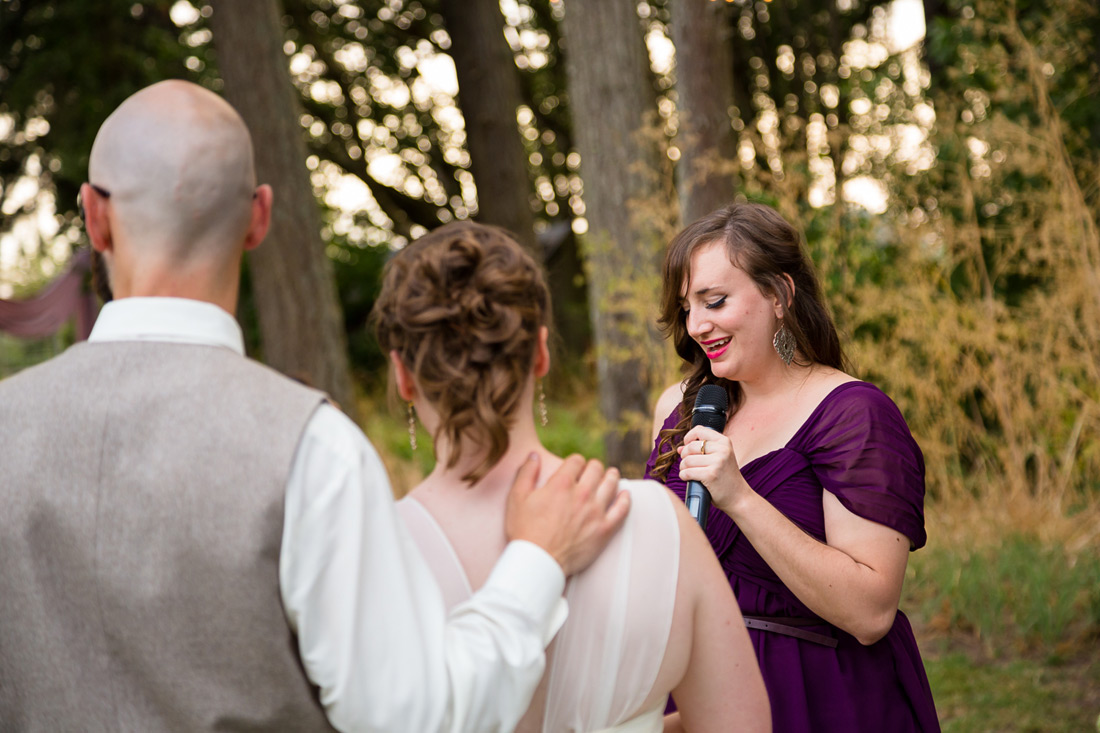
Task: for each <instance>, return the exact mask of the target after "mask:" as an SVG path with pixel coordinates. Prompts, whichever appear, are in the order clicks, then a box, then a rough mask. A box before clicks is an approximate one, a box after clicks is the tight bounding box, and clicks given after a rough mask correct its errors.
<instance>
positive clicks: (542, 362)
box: [535, 326, 550, 379]
mask: <svg viewBox="0 0 1100 733" xmlns="http://www.w3.org/2000/svg"><path fill="white" fill-rule="evenodd" d="M549 341H550V329H549V328H547V327H546V326H539V339H538V343H537V344H536V345H535V377H536V378H538V379H542V378H543V377H545V376H546V375H547V374H549V373H550V346H549Z"/></svg>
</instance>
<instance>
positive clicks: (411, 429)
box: [408, 402, 416, 450]
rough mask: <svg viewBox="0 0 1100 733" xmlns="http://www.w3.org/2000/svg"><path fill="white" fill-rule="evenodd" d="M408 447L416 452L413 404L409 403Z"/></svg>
mask: <svg viewBox="0 0 1100 733" xmlns="http://www.w3.org/2000/svg"><path fill="white" fill-rule="evenodd" d="M408 414H409V447H410V448H412V449H413V450H416V411H415V410H413V403H411V402H410V403H409V412H408Z"/></svg>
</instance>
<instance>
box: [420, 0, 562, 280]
mask: <svg viewBox="0 0 1100 733" xmlns="http://www.w3.org/2000/svg"><path fill="white" fill-rule="evenodd" d="M440 10H441V11H442V13H443V19H444V25H445V26H446V27H447V34H448V35H449V36H450V37H451V48H450V51H449V52H450V55H451V58H452V59H454V62H455V71H456V73H457V76H458V102H459V106H460V107H461V108H462V117H463V119H465V121H466V147H467V149H468V150H469V152H470V172H471V173H472V174H473V176H474V184H475V185H476V186H477V208H478V216H477V218H478V221H482V222H485V223H486V224H495V225H497V226H500V227H504V228H505V229H507V230H508V231H510V232H512V233H513V234H515V235H516V238H517V241H519V243H520V244H522V245H523V246H524V247H525V248H527V249H528V250H529V251H530V252H531V253H532V254H534V255H535V257H536V259H537V260H538V261H539V262H542V260H543V256H542V252H541V251H540V250H539V248H538V247H537V243H536V240H535V216H534V213H533V212H532V211H531V202H530V194H531V182H530V180H528V176H527V153H526V151H525V150H524V148H523V141H522V139H521V138H520V132H519V126H518V125H517V124H516V109H517V108H518V107H519V105H520V104H521V103H522V101H523V96H522V92H521V90H520V82H519V76H518V72H517V70H516V62H515V57H514V55H513V53H512V49H511V48H510V47H509V46H508V41H507V40H506V39H505V38H504V16H503V15H502V14H501V12H500V3H499V2H498V0H443V1H442V2H441V3H440Z"/></svg>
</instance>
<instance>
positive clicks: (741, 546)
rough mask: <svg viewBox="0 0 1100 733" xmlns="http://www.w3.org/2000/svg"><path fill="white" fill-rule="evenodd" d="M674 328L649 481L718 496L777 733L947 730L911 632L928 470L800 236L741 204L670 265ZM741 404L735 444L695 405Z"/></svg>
mask: <svg viewBox="0 0 1100 733" xmlns="http://www.w3.org/2000/svg"><path fill="white" fill-rule="evenodd" d="M663 275H664V283H663V295H662V315H661V321H660V323H661V326H662V328H663V329H664V331H665V333H666V334H667V335H668V336H669V337H670V338H671V340H672V343H673V345H674V346H675V348H676V352H677V354H679V355H680V357H681V359H682V360H683V368H684V372H685V373H686V377H685V378H684V380H683V381H682V382H681V383H680V384H677V385H674V386H673V387H670V388H669V389H668V390H667V391H666V392H665V393H664V394H663V395H662V396H661V399H660V400H659V401H658V406H657V411H656V415H655V421H654V423H655V424H654V441H655V445H654V449H653V453H652V455H651V456H650V459H649V464H648V466H647V468H646V476H647V477H651V478H654V479H656V480H658V481H661V482H663V483H664V484H665V485H666V486H667V487H668V488H670V489H671V490H672V491H673V492H675V493H676V494H677V495H678V496H680V497H681V498H683V497H684V494H685V484H686V482H687V481H699V482H700V483H702V484H703V485H704V486H705V487H707V489H708V490H709V492H710V494H711V495H712V497H713V505H712V507H711V509H710V512H709V515H708V518H707V529H706V532H707V536H708V539H709V540H710V544H711V547H712V548H713V550H714V553H715V554H716V555H717V557H718V560H719V562H720V563H721V565H722V569H723V571H724V572H725V575H726V578H727V580H728V582H729V584H730V586H731V588H732V589H733V592H734V594H735V595H736V597H737V600H738V604H739V605H740V608H741V612H742V614H743V615H744V623H745V625H746V626H747V627H748V628H749V636H750V638H751V639H752V643H753V647H754V648H755V650H756V655H757V659H758V661H759V663H760V668H761V671H762V673H763V675H764V682H765V685H766V686H767V688H768V694H769V697H770V698H771V706H772V715H773V720H774V724H775V730H776V731H787V732H799V731H815V732H826V733H829V732H836V733H840V732H841V731H843V732H844V733H854V732H857V731H867V732H868V733H873V732H879V731H890V732H891V733H899V732H903V731H938V730H939V724H938V722H937V718H936V709H935V705H934V703H933V700H932V693H931V690H930V688H929V685H928V679H927V677H926V675H925V672H924V666H923V663H922V662H921V658H920V653H919V651H918V650H917V644H916V640H915V639H914V636H913V631H912V628H911V627H910V625H909V621H908V619H907V618H906V617H905V614H903V613H902V612H901V611H899V610H898V602H899V599H900V597H901V589H902V581H903V579H904V577H905V567H906V563H907V560H908V554H909V551H910V550H915V549H917V548H919V547H921V546H923V545H924V543H925V539H926V538H925V531H924V510H923V507H924V459H923V456H922V454H921V451H920V448H919V447H918V446H917V444H916V442H915V441H914V440H913V437H912V435H911V434H910V432H909V428H908V426H907V425H906V423H905V420H904V419H903V417H902V415H901V412H900V411H899V410H898V408H897V406H895V405H894V403H893V402H892V401H891V400H890V398H889V397H887V396H886V395H885V394H883V393H882V392H881V391H879V389H877V388H876V387H874V386H873V385H871V384H869V383H867V382H862V381H859V380H857V379H855V378H853V377H851V376H849V375H848V374H847V373H845V371H844V369H845V360H844V356H843V352H842V350H841V346H840V339H839V338H838V336H837V331H836V327H835V326H834V325H833V321H832V318H831V316H830V315H829V311H828V309H827V308H826V306H825V302H824V299H823V297H822V293H821V288H820V286H819V284H818V280H817V276H816V275H815V274H814V269H813V266H812V264H811V262H810V260H809V257H808V256H807V255H806V252H805V249H804V248H803V246H802V243H801V240H800V237H799V235H798V232H797V231H796V230H795V229H794V227H792V226H791V225H790V224H789V223H788V222H787V221H786V220H784V219H783V217H782V216H780V215H779V214H778V213H777V212H776V211H774V210H773V209H771V208H769V207H767V206H764V205H761V204H754V203H735V204H731V205H729V206H726V207H725V208H722V209H719V210H718V211H715V212H713V213H711V214H709V215H708V216H705V217H703V218H702V219H699V220H698V221H696V222H694V223H692V224H691V225H689V226H688V227H686V228H685V229H684V230H683V231H682V232H680V234H679V235H677V236H676V238H675V239H673V241H672V242H671V244H670V245H669V248H668V252H667V254H666V256H665V264H664V273H663ZM704 385H718V386H719V387H721V388H722V390H724V392H725V394H726V396H727V398H728V409H727V414H726V423H725V428H724V430H723V431H722V432H718V431H716V430H712V429H710V428H708V427H704V426H696V427H692V410H693V408H694V405H695V400H696V396H697V395H698V393H699V391H700V388H702V387H703V386H704Z"/></svg>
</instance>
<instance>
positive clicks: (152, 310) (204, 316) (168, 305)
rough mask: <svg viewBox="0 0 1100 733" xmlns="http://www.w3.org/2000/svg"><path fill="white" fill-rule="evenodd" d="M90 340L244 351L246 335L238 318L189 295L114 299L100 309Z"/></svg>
mask: <svg viewBox="0 0 1100 733" xmlns="http://www.w3.org/2000/svg"><path fill="white" fill-rule="evenodd" d="M88 341H90V342H95V341H99V342H103V341H160V342H166V343H174V344H201V345H204V346H222V347H225V348H227V349H231V350H233V351H235V352H237V353H238V354H241V355H242V356H243V355H244V335H243V333H242V332H241V327H240V325H239V324H238V323H237V321H236V319H234V318H233V316H231V315H230V314H228V313H226V312H225V311H224V310H222V309H221V308H219V307H218V306H216V305H214V304H213V303H206V302H203V301H201V300H190V299H187V298H122V299H120V300H113V301H111V302H110V303H107V304H106V305H104V306H103V309H102V310H101V311H100V312H99V317H98V318H97V319H96V322H95V326H94V327H93V328H92V333H91V335H89V336H88Z"/></svg>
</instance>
